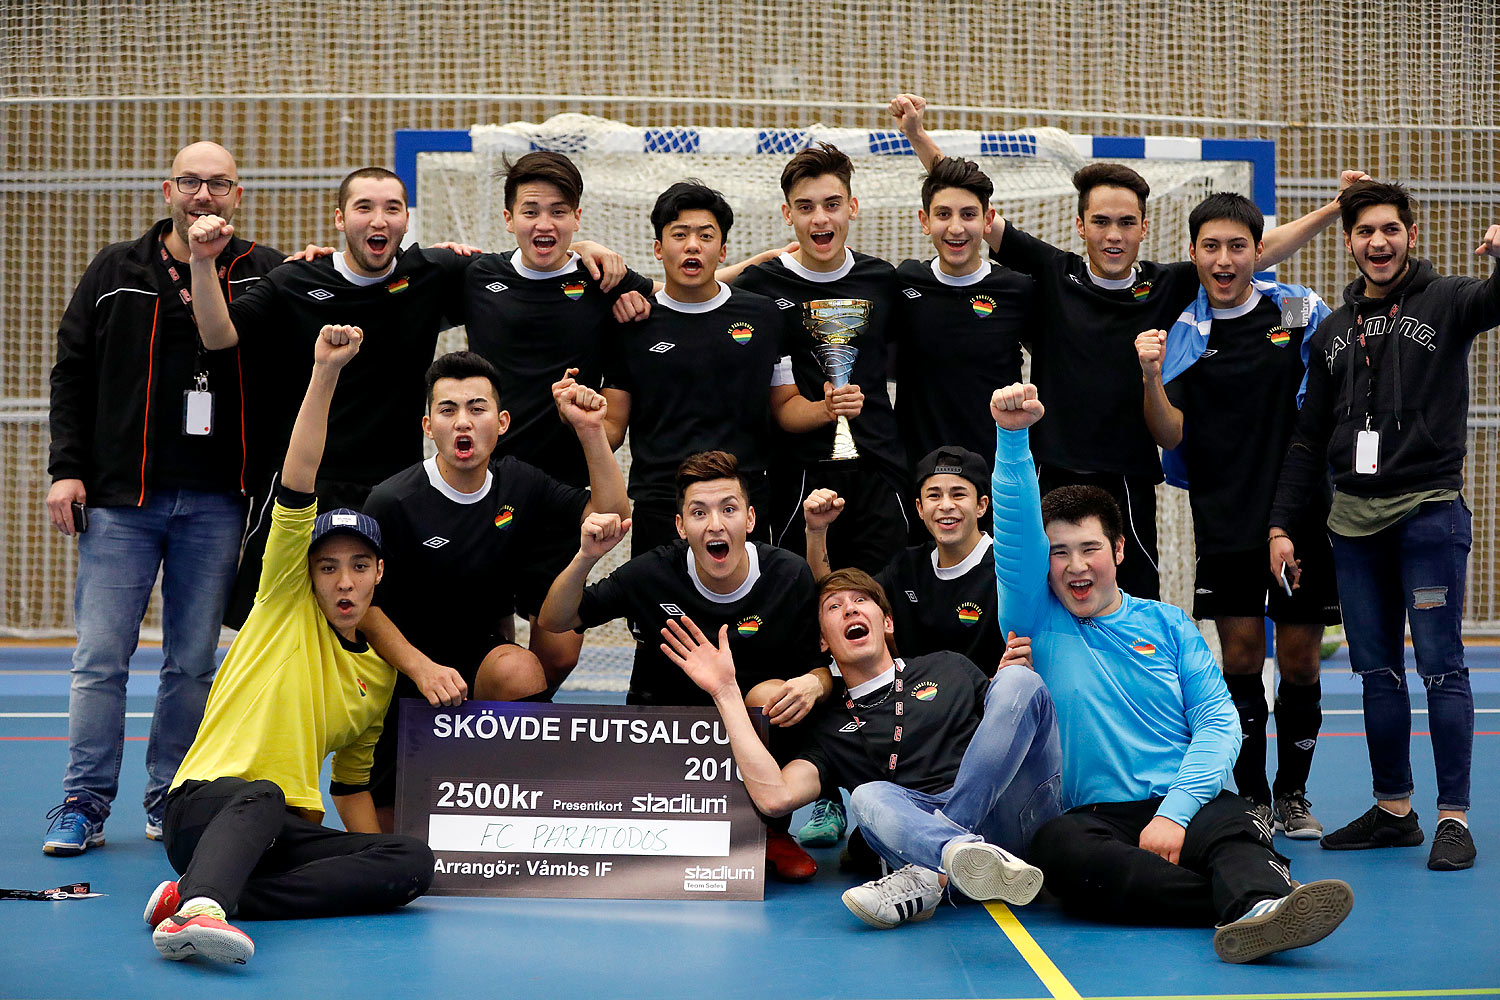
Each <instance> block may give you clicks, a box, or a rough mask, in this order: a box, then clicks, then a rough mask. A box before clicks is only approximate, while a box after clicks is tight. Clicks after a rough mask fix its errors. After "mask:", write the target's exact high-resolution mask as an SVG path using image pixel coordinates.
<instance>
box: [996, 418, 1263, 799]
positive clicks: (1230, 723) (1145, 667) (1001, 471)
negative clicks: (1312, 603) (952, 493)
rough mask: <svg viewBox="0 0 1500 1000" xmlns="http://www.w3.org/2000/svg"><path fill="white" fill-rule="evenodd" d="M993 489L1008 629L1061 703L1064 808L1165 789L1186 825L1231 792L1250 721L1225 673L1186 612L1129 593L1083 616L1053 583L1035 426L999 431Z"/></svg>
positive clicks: (998, 575) (1152, 794)
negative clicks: (1034, 453) (1244, 720)
mask: <svg viewBox="0 0 1500 1000" xmlns="http://www.w3.org/2000/svg"><path fill="white" fill-rule="evenodd" d="M997 433H998V440H997V442H996V447H995V472H994V476H993V478H992V479H991V482H990V492H991V495H992V503H993V508H992V509H993V510H994V519H995V536H994V538H995V575H996V578H997V584H998V586H999V588H1000V589H999V600H1000V605H999V608H1000V613H999V620H1000V628H1001V631H1002V632H1007V631H1011V630H1014V631H1015V632H1016V634H1017V635H1026V636H1030V637H1031V645H1032V658H1033V662H1034V664H1035V666H1036V671H1037V673H1038V674H1040V675H1041V677H1042V679H1043V680H1044V681H1046V684H1047V689H1048V690H1049V691H1050V692H1051V693H1052V700H1053V701H1054V702H1055V703H1056V705H1057V724H1058V729H1059V731H1060V733H1061V736H1062V751H1063V764H1062V778H1063V805H1064V807H1065V808H1069V809H1071V808H1073V807H1075V806H1080V805H1089V804H1092V803H1096V802H1138V801H1141V800H1143V799H1152V798H1156V797H1158V796H1162V797H1164V799H1163V801H1162V804H1161V807H1160V808H1159V809H1158V810H1157V815H1158V816H1165V817H1166V818H1168V819H1170V820H1173V821H1175V822H1177V823H1179V824H1181V825H1182V826H1187V824H1188V821H1189V820H1191V819H1192V818H1193V816H1194V815H1196V814H1197V812H1198V809H1199V808H1200V807H1202V806H1203V804H1204V803H1206V802H1208V801H1209V800H1210V799H1212V798H1213V797H1214V796H1216V795H1218V794H1219V792H1220V791H1221V790H1222V789H1223V788H1224V785H1225V783H1226V782H1227V781H1228V779H1229V773H1230V769H1231V768H1232V767H1233V766H1234V761H1235V758H1236V757H1237V756H1238V754H1239V750H1240V739H1241V735H1240V720H1239V715H1238V713H1237V712H1236V711H1235V708H1234V703H1233V702H1232V701H1231V700H1230V698H1229V689H1228V687H1226V686H1225V684H1224V677H1223V674H1222V673H1221V672H1220V670H1219V666H1218V664H1217V663H1215V662H1214V658H1213V654H1212V653H1211V652H1209V649H1208V645H1207V644H1206V643H1205V642H1204V641H1203V636H1202V635H1200V634H1199V632H1198V629H1197V627H1196V626H1195V625H1194V624H1193V622H1192V620H1191V619H1189V618H1188V616H1187V615H1186V614H1184V613H1183V612H1182V611H1181V610H1180V609H1178V608H1176V607H1173V606H1172V605H1170V604H1162V603H1160V602H1158V601H1147V600H1142V599H1140V598H1135V597H1131V596H1130V595H1129V594H1122V595H1121V597H1122V603H1121V605H1120V607H1119V609H1118V610H1116V611H1115V612H1114V613H1112V614H1108V615H1104V616H1102V617H1099V618H1078V617H1076V616H1075V615H1073V614H1072V613H1070V612H1069V611H1068V610H1067V609H1066V608H1064V607H1063V605H1062V603H1061V602H1060V601H1059V600H1058V599H1057V597H1056V596H1054V595H1053V593H1052V590H1051V588H1050V587H1049V586H1048V585H1047V569H1048V564H1049V561H1050V554H1049V547H1048V544H1047V535H1046V533H1045V532H1044V531H1043V530H1042V505H1041V497H1040V496H1039V494H1038V492H1037V479H1036V467H1035V466H1034V465H1033V464H1032V458H1031V447H1030V441H1029V437H1028V434H1027V432H1026V431H1024V430H1021V431H1007V430H1003V429H999V428H997Z"/></svg>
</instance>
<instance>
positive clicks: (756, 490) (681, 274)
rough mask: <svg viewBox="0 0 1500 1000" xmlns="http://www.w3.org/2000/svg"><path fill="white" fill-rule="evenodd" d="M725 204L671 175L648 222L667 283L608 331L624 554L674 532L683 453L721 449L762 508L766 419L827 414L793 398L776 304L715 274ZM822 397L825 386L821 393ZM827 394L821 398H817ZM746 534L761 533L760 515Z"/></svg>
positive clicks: (787, 422) (813, 425)
mask: <svg viewBox="0 0 1500 1000" xmlns="http://www.w3.org/2000/svg"><path fill="white" fill-rule="evenodd" d="M733 224H734V212H733V211H732V210H731V209H730V207H729V204H728V202H726V201H725V200H724V196H723V195H721V194H720V193H719V192H717V191H715V190H713V189H712V188H709V187H707V186H705V185H703V184H701V183H699V182H697V181H692V180H688V181H679V182H678V183H676V184H673V185H672V186H671V187H669V188H667V190H665V191H663V192H662V194H661V196H660V197H658V198H657V199H656V204H655V206H653V208H652V209H651V225H652V228H653V229H654V230H655V232H656V243H655V246H654V251H655V253H656V258H657V259H658V260H660V261H661V262H662V268H663V270H664V271H665V273H666V279H667V280H666V287H664V288H663V289H662V290H661V291H659V292H657V293H656V295H655V299H654V301H655V304H656V308H655V309H653V310H652V311H651V313H650V316H649V317H648V318H646V319H644V320H641V321H637V322H632V323H625V324H621V325H620V326H619V327H617V328H616V329H614V330H613V331H612V332H611V334H610V336H609V338H608V344H609V346H608V347H607V348H606V351H605V364H604V385H605V388H604V398H605V399H607V400H608V401H609V416H608V418H607V419H606V421H605V425H606V428H607V430H608V432H609V440H610V444H611V445H612V446H614V447H619V445H620V443H621V442H622V441H623V440H624V438H625V431H626V428H627V427H628V428H629V430H630V453H631V463H630V499H631V501H632V503H633V504H634V511H633V514H632V517H631V522H632V524H633V525H634V526H633V527H632V529H631V537H632V545H633V546H634V548H635V551H638V552H647V551H649V550H650V549H654V548H656V547H657V546H660V545H666V544H669V543H671V542H672V541H674V540H676V538H677V527H676V523H675V522H676V516H677V512H678V511H677V497H676V494H675V489H674V483H673V479H674V477H675V475H676V472H677V467H678V465H680V464H681V463H682V460H683V459H685V458H687V457H688V456H689V455H692V454H695V453H697V452H703V451H727V452H729V453H730V454H731V455H734V456H735V459H736V462H737V464H738V466H739V471H740V476H741V477H742V478H743V479H744V480H745V481H746V482H748V483H749V484H750V497H749V500H750V505H751V506H752V507H754V508H755V509H757V510H767V509H769V501H770V497H769V488H768V486H767V473H766V470H767V468H768V467H769V466H770V463H771V454H772V451H773V442H772V439H771V433H772V432H771V421H772V419H774V420H775V421H776V422H777V423H778V424H779V425H780V426H781V428H782V429H783V430H786V431H790V432H800V431H811V430H815V429H817V428H819V427H823V426H825V425H826V424H827V423H828V422H829V421H830V420H832V419H834V417H835V415H836V408H835V406H833V405H832V404H831V403H829V402H826V401H821V400H820V401H817V402H814V401H813V400H810V399H804V398H803V397H802V394H801V393H800V392H798V391H797V387H796V386H795V385H794V384H792V375H791V370H790V369H791V366H790V365H789V364H787V365H782V364H781V363H780V361H781V359H782V358H783V357H785V356H787V355H789V354H791V353H792V351H793V350H794V345H793V342H792V341H793V337H794V336H795V342H796V344H798V345H800V344H801V343H803V342H805V340H806V335H805V334H803V333H802V332H801V331H800V330H799V331H796V332H795V334H789V332H788V331H789V328H788V326H787V323H786V321H785V319H783V317H782V313H781V310H779V309H777V307H776V305H775V303H773V302H772V301H771V300H770V299H768V298H766V297H765V296H762V295H756V294H755V293H754V292H748V291H745V290H744V289H743V288H734V287H731V286H730V285H728V284H726V283H724V282H722V281H720V280H718V279H717V278H716V277H715V274H714V271H715V269H716V268H717V267H718V266H719V265H720V264H722V263H723V262H724V259H725V256H726V253H727V251H726V241H727V240H728V238H729V230H730V227H731V226H732V225H733ZM830 395H831V393H830ZM825 399H826V397H825ZM754 537H755V538H756V539H757V540H759V541H770V540H771V534H770V524H769V522H768V521H760V522H759V523H758V525H757V528H756V532H755V535H754Z"/></svg>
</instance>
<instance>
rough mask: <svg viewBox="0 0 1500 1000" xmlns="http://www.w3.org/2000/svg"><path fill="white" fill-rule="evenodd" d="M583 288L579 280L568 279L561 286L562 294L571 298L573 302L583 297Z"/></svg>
mask: <svg viewBox="0 0 1500 1000" xmlns="http://www.w3.org/2000/svg"><path fill="white" fill-rule="evenodd" d="M583 288H584V285H583V282H581V281H570V282H568V283H567V284H566V285H563V286H562V290H563V294H564V295H566V296H567V297H568V298H570V299H572V300H573V301H574V302H577V301H578V300H579V299H581V298H583Z"/></svg>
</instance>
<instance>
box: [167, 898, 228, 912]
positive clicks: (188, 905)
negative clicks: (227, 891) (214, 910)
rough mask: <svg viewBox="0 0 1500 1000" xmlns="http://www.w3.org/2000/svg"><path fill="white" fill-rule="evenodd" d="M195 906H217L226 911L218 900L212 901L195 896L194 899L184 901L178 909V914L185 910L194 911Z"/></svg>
mask: <svg viewBox="0 0 1500 1000" xmlns="http://www.w3.org/2000/svg"><path fill="white" fill-rule="evenodd" d="M194 906H217V907H219V909H221V910H222V909H224V907H223V906H222V905H220V903H219V901H218V900H217V899H210V898H208V897H207V896H194V897H193V898H192V899H185V900H183V901H182V905H181V906H179V907H178V908H177V912H178V913H181V912H182V911H183V910H188V909H192V908H193V907H194Z"/></svg>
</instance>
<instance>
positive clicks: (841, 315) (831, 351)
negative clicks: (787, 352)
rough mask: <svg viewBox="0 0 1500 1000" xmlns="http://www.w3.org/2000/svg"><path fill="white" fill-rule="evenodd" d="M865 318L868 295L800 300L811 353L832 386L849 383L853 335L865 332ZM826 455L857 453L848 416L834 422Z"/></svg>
mask: <svg viewBox="0 0 1500 1000" xmlns="http://www.w3.org/2000/svg"><path fill="white" fill-rule="evenodd" d="M869 321H870V301H869V299H814V300H813V301H811V302H804V303H803V304H802V325H803V326H805V327H807V332H808V333H810V334H812V338H813V340H814V341H816V342H817V346H816V347H814V348H813V353H814V354H815V355H817V358H818V365H819V367H821V368H822V369H823V374H824V375H826V376H828V381H829V382H831V383H833V387H834V388H835V389H840V388H843V387H844V386H846V385H848V384H849V373H850V372H852V371H854V359H855V358H857V357H859V348H857V347H855V346H854V339H855V338H856V337H858V336H859V335H860V334H862V333H864V332H865V325H866V324H867V323H869ZM882 388H884V387H882ZM829 457H830V458H831V459H834V460H835V461H844V460H846V459H851V458H858V457H859V449H858V448H856V447H854V434H853V432H851V431H850V430H849V418H848V417H839V418H838V420H837V421H836V422H835V424H834V428H833V454H832V455H830V456H829Z"/></svg>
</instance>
